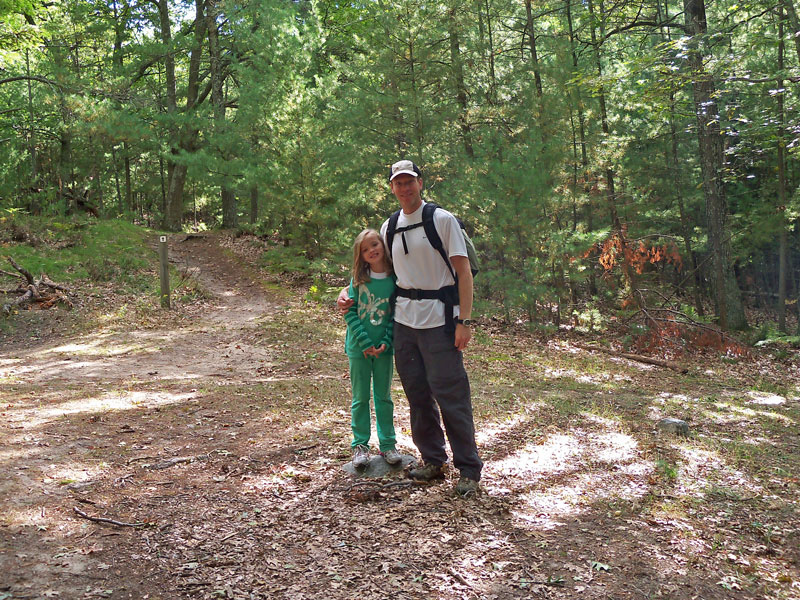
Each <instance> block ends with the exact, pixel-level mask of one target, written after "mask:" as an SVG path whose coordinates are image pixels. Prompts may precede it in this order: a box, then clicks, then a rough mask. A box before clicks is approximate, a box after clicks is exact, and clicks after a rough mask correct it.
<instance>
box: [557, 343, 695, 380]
mask: <svg viewBox="0 0 800 600" xmlns="http://www.w3.org/2000/svg"><path fill="white" fill-rule="evenodd" d="M572 345H573V346H575V347H576V348H580V349H581V350H589V351H591V350H597V351H598V352H603V353H605V354H609V355H611V356H616V357H619V358H627V359H628V360H634V361H637V362H641V363H645V364H648V365H656V366H659V367H666V368H667V369H672V370H673V371H677V372H678V373H688V372H689V369H687V368H686V367H684V366H683V365H681V364H679V363H676V362H675V361H673V360H664V359H661V358H651V357H649V356H642V355H640V354H630V353H628V352H616V351H614V350H608V349H606V348H601V347H599V346H584V345H582V344H572Z"/></svg>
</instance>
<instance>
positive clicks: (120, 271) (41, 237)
mask: <svg viewBox="0 0 800 600" xmlns="http://www.w3.org/2000/svg"><path fill="white" fill-rule="evenodd" d="M0 223H1V224H2V225H4V226H7V229H5V228H3V229H2V230H5V231H9V232H11V233H12V236H15V237H16V239H14V240H13V241H14V243H13V244H9V243H8V242H9V241H11V240H0V242H5V244H4V245H6V248H5V249H4V251H3V254H6V255H8V256H11V257H12V258H13V259H14V260H15V261H16V262H17V263H18V264H19V265H20V266H22V267H24V268H25V269H27V270H28V271H30V272H31V274H33V275H34V277H38V275H39V274H40V273H46V274H47V275H48V276H49V277H50V278H51V279H53V280H54V281H57V282H60V283H67V282H70V281H75V280H79V279H84V280H90V281H94V282H109V281H114V282H115V283H119V284H121V286H122V288H123V289H127V290H130V291H138V292H143V291H149V290H150V289H151V288H152V286H153V281H154V275H153V272H152V267H153V260H154V258H153V251H152V249H150V248H149V247H148V246H147V243H146V239H145V233H144V232H143V231H142V229H140V228H139V227H136V226H134V225H132V224H130V223H127V222H125V221H119V220H113V221H86V220H65V221H53V220H47V219H42V218H38V217H29V216H24V215H19V214H16V215H15V216H14V218H13V219H10V218H5V219H3V218H2V217H0ZM2 230H0V231H2ZM14 232H17V233H16V234H15V233H14ZM3 269H4V270H8V269H7V268H6V267H3Z"/></svg>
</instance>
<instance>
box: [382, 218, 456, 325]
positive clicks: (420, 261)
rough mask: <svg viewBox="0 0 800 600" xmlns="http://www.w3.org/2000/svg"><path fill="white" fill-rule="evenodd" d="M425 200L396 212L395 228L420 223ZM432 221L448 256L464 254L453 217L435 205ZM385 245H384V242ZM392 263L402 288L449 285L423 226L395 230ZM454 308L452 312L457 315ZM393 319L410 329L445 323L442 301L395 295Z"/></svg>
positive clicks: (432, 287) (383, 231) (447, 270)
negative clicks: (404, 246)
mask: <svg viewBox="0 0 800 600" xmlns="http://www.w3.org/2000/svg"><path fill="white" fill-rule="evenodd" d="M423 206H425V202H423V203H422V205H421V206H420V207H419V208H418V209H417V210H415V211H414V212H413V213H411V214H410V215H407V214H405V213H404V212H403V211H402V210H401V211H400V217H399V218H398V220H397V228H398V229H400V228H401V227H407V226H409V225H414V224H415V223H420V222H422V208H423ZM433 224H434V226H435V227H436V231H437V232H438V233H439V237H440V238H441V239H442V244H443V245H444V249H445V252H446V253H447V255H448V256H467V244H466V242H465V241H464V235H463V234H462V233H461V226H460V225H459V224H458V221H457V220H456V218H455V217H454V216H453V215H452V214H451V213H449V212H447V211H446V210H444V209H441V208H437V209H436V211H434V213H433ZM388 226H389V220H388V219H387V220H386V221H385V222H384V223H383V225H382V226H381V236H382V237H383V238H384V240H385V239H386V229H387V228H388ZM403 235H405V238H406V245H407V246H408V254H406V253H405V250H404V248H403V239H402V238H403ZM387 248H388V244H387ZM392 262H393V263H394V272H395V275H396V276H397V287H401V288H406V289H420V290H438V289H439V288H442V287H445V286H448V285H453V283H454V281H453V277H452V275H450V270H449V269H448V268H447V265H446V264H445V262H444V260H443V259H442V257H441V255H440V254H439V252H437V251H436V249H435V248H434V247H433V246H431V243H430V242H429V241H428V238H427V236H426V235H425V228H424V227H421V226H420V227H417V228H415V229H412V230H411V231H406V232H404V233H397V234H395V236H394V241H393V242H392ZM458 314H459V312H458V307H456V310H455V315H456V316H458ZM394 319H395V321H397V322H398V323H402V324H403V325H407V326H408V327H413V328H414V329H431V328H433V327H441V326H442V325H444V324H445V318H444V303H443V302H441V301H440V300H427V299H426V300H412V299H411V298H401V297H399V296H398V297H397V305H396V307H395V314H394Z"/></svg>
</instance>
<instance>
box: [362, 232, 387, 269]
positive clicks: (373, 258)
mask: <svg viewBox="0 0 800 600" xmlns="http://www.w3.org/2000/svg"><path fill="white" fill-rule="evenodd" d="M361 258H362V260H363V261H364V262H365V263H367V264H368V265H369V266H370V267H381V266H383V242H382V241H381V238H380V237H379V236H378V235H376V234H374V233H370V234H369V235H368V236H367V237H365V238H364V239H363V240H362V242H361Z"/></svg>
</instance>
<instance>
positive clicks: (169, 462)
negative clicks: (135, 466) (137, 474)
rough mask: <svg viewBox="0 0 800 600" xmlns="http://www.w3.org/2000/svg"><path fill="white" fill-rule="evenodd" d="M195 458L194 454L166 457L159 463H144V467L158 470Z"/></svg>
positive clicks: (188, 461)
mask: <svg viewBox="0 0 800 600" xmlns="http://www.w3.org/2000/svg"><path fill="white" fill-rule="evenodd" d="M194 460H195V457H194V456H176V457H174V458H168V459H166V460H162V461H161V462H159V463H156V464H154V465H144V468H145V469H156V470H158V471H160V470H161V469H169V468H170V467H174V466H175V465H177V464H180V463H190V462H192V461H194Z"/></svg>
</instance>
